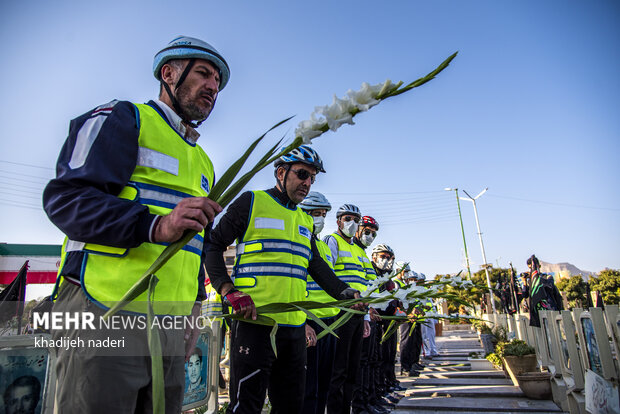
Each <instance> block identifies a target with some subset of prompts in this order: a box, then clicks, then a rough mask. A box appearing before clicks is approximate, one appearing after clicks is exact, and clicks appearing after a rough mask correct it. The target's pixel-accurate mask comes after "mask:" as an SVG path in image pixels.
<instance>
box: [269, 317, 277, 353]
mask: <svg viewBox="0 0 620 414" xmlns="http://www.w3.org/2000/svg"><path fill="white" fill-rule="evenodd" d="M272 320H273V319H272ZM277 333H278V324H277V323H276V321H273V329H271V333H270V334H269V338H270V339H271V348H272V349H273V354H274V355H275V356H276V358H277V357H278V347H277V346H276V334H277Z"/></svg>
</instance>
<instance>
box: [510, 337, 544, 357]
mask: <svg viewBox="0 0 620 414" xmlns="http://www.w3.org/2000/svg"><path fill="white" fill-rule="evenodd" d="M532 354H536V350H535V349H534V348H533V347H531V346H529V345H528V344H527V343H525V341H521V340H520V339H513V340H512V341H510V342H508V343H507V344H505V345H504V346H503V357H507V356H525V355H532Z"/></svg>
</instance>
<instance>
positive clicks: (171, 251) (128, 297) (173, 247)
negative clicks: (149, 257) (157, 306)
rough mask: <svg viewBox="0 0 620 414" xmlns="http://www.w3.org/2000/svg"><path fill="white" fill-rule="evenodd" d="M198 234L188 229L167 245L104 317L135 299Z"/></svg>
mask: <svg viewBox="0 0 620 414" xmlns="http://www.w3.org/2000/svg"><path fill="white" fill-rule="evenodd" d="M196 234H198V233H197V232H195V231H186V232H185V234H184V235H183V237H182V238H181V240H179V241H177V242H174V243H172V244H170V245H169V246H166V248H165V249H164V251H163V252H161V254H160V255H159V257H157V259H155V261H154V262H153V264H152V265H151V266H150V267H149V268H148V269H147V270H146V272H144V274H142V276H140V279H138V281H137V282H136V283H135V284H134V285H133V286H132V287H131V288H130V289H129V290H128V291H127V293H125V294H124V295H123V297H122V298H121V299H120V300H119V301H118V302H116V303H115V304H114V305H113V306H111V307H110V309H109V310H108V311H107V312H106V313H105V314H104V315H103V317H104V319H107V318H109V317H110V316H112V315H114V314H115V313H116V312H118V311H119V310H121V309H123V308H124V307H125V306H127V305H128V304H129V303H130V302H131V301H133V300H135V299H136V298H137V297H138V296H140V295H141V294H142V293H144V292H145V291H146V289H148V287H149V282H150V277H151V275H153V274H155V272H157V271H158V270H159V269H161V268H162V266H163V265H165V264H166V262H167V261H168V260H169V259H170V258H171V257H172V256H174V255H175V254H176V252H178V251H179V250H181V249H182V248H183V246H185V245H186V244H187V243H188V242H189V241H190V240H191V239H193V238H194V236H196Z"/></svg>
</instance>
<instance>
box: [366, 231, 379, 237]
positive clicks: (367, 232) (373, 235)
mask: <svg viewBox="0 0 620 414" xmlns="http://www.w3.org/2000/svg"><path fill="white" fill-rule="evenodd" d="M364 234H365V235H366V236H370V235H371V234H372V237H377V232H376V231H372V230H364Z"/></svg>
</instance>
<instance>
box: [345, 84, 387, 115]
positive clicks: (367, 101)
mask: <svg viewBox="0 0 620 414" xmlns="http://www.w3.org/2000/svg"><path fill="white" fill-rule="evenodd" d="M382 87H383V85H382V84H381V85H375V86H370V85H369V84H368V83H366V82H364V83H362V88H361V89H360V90H359V91H354V90H352V89H349V90H348V91H347V96H348V97H349V99H350V100H351V102H352V103H353V104H354V105H355V107H356V108H357V109H359V110H360V111H362V112H363V111H367V110H369V109H370V108H372V107H373V106H375V105H377V104H378V103H379V102H381V101H379V100H377V99H375V98H376V97H377V95H378V94H379V92H380V91H381V88H382Z"/></svg>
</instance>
